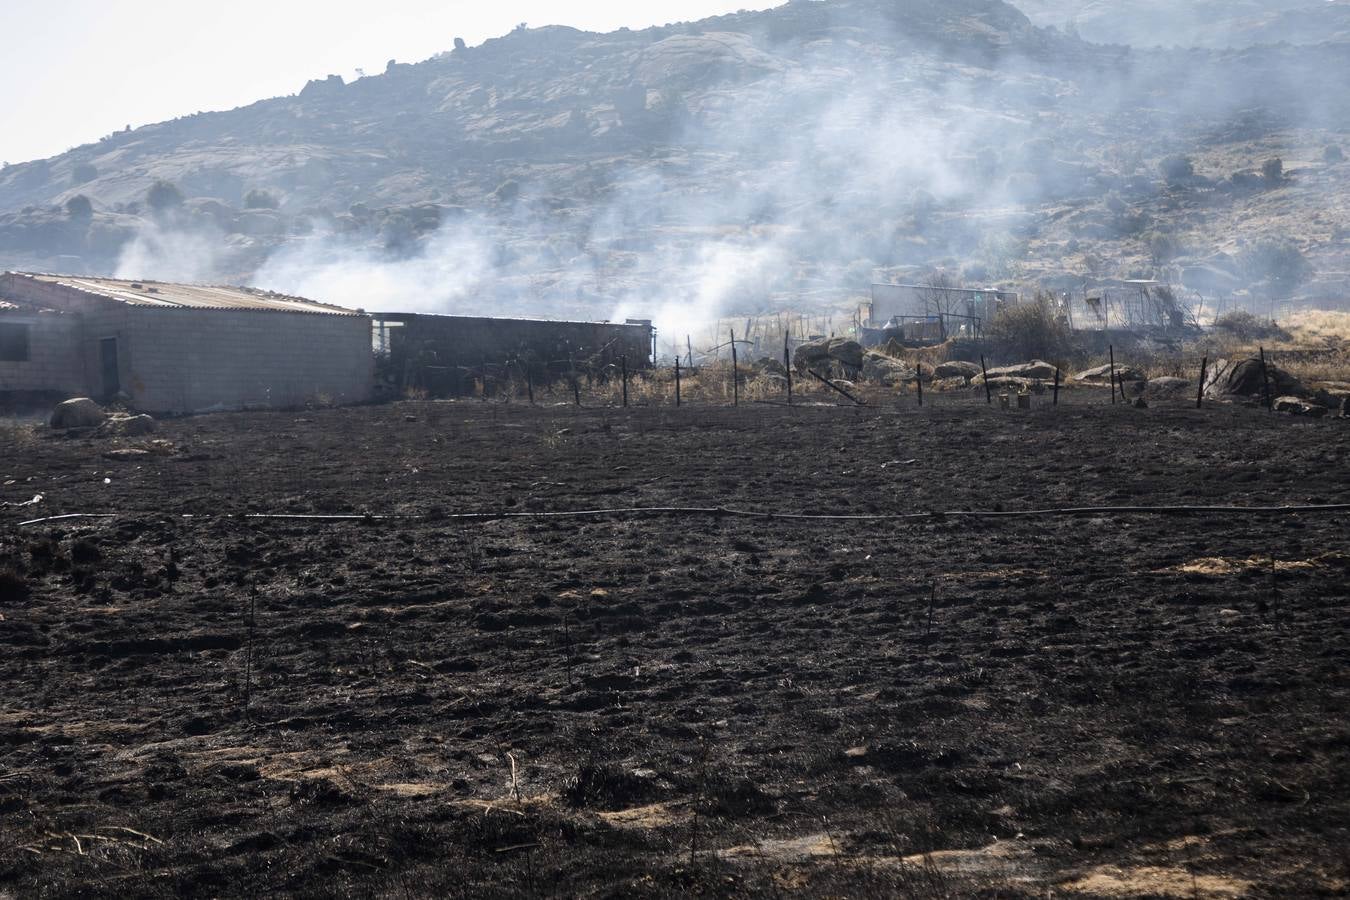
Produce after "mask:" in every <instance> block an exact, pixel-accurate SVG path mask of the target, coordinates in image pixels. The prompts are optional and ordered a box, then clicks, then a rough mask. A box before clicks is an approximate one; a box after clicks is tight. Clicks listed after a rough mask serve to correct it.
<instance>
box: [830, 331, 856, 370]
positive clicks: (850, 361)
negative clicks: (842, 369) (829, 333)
mask: <svg viewBox="0 0 1350 900" xmlns="http://www.w3.org/2000/svg"><path fill="white" fill-rule="evenodd" d="M827 352H828V354H829V357H830V359H834V360H838V361H839V362H841V363H843V364H844V365H846V366H848V367H849V368H851V369H861V368H862V367H863V348H862V344H859V343H858V342H857V341H855V340H851V339H849V338H833V339H831V340H830V342H829V344H828V345H827Z"/></svg>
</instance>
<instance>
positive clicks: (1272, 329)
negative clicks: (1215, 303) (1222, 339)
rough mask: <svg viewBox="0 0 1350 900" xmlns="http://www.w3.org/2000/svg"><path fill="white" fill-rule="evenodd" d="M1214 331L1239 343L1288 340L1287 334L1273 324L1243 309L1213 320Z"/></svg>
mask: <svg viewBox="0 0 1350 900" xmlns="http://www.w3.org/2000/svg"><path fill="white" fill-rule="evenodd" d="M1214 330H1215V331H1222V332H1225V333H1226V334H1229V335H1231V336H1232V337H1234V338H1236V339H1237V340H1239V341H1258V340H1267V339H1276V340H1288V339H1289V333H1288V332H1287V331H1285V330H1284V329H1283V328H1281V327H1280V326H1279V325H1277V324H1276V323H1274V322H1271V321H1268V320H1266V319H1262V318H1259V317H1257V316H1255V315H1253V314H1251V313H1249V312H1247V310H1245V309H1235V310H1233V311H1232V312H1226V313H1224V314H1223V315H1221V316H1219V317H1218V318H1217V319H1215V320H1214Z"/></svg>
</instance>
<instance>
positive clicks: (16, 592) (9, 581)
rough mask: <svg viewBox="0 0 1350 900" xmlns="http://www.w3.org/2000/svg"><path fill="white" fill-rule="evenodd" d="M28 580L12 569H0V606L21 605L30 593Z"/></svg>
mask: <svg viewBox="0 0 1350 900" xmlns="http://www.w3.org/2000/svg"><path fill="white" fill-rule="evenodd" d="M30 592H31V591H30V589H29V587H28V578H27V577H26V576H25V575H24V574H23V573H22V572H20V571H19V570H18V569H14V568H8V567H6V568H3V569H0V606H5V605H7V604H11V603H21V602H23V601H24V600H27V599H28V595H29V593H30Z"/></svg>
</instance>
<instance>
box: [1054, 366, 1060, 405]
mask: <svg viewBox="0 0 1350 900" xmlns="http://www.w3.org/2000/svg"><path fill="white" fill-rule="evenodd" d="M1054 405H1055V406H1059V366H1055V403H1054Z"/></svg>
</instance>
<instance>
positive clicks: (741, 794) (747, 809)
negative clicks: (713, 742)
mask: <svg viewBox="0 0 1350 900" xmlns="http://www.w3.org/2000/svg"><path fill="white" fill-rule="evenodd" d="M703 796H704V801H705V810H706V812H707V813H708V814H709V815H712V816H719V817H721V818H725V819H736V818H741V817H743V816H754V815H767V814H768V813H771V812H774V811H775V809H776V805H775V804H774V799H773V797H771V796H769V795H768V794H766V793H765V792H764V791H763V790H761V789H760V787H759V785H757V784H755V783H754V782H753V781H751V780H750V779H748V778H733V777H729V776H725V775H722V776H714V777H712V778H709V779H708V781H707V783H706V784H705V785H704V787H703Z"/></svg>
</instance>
